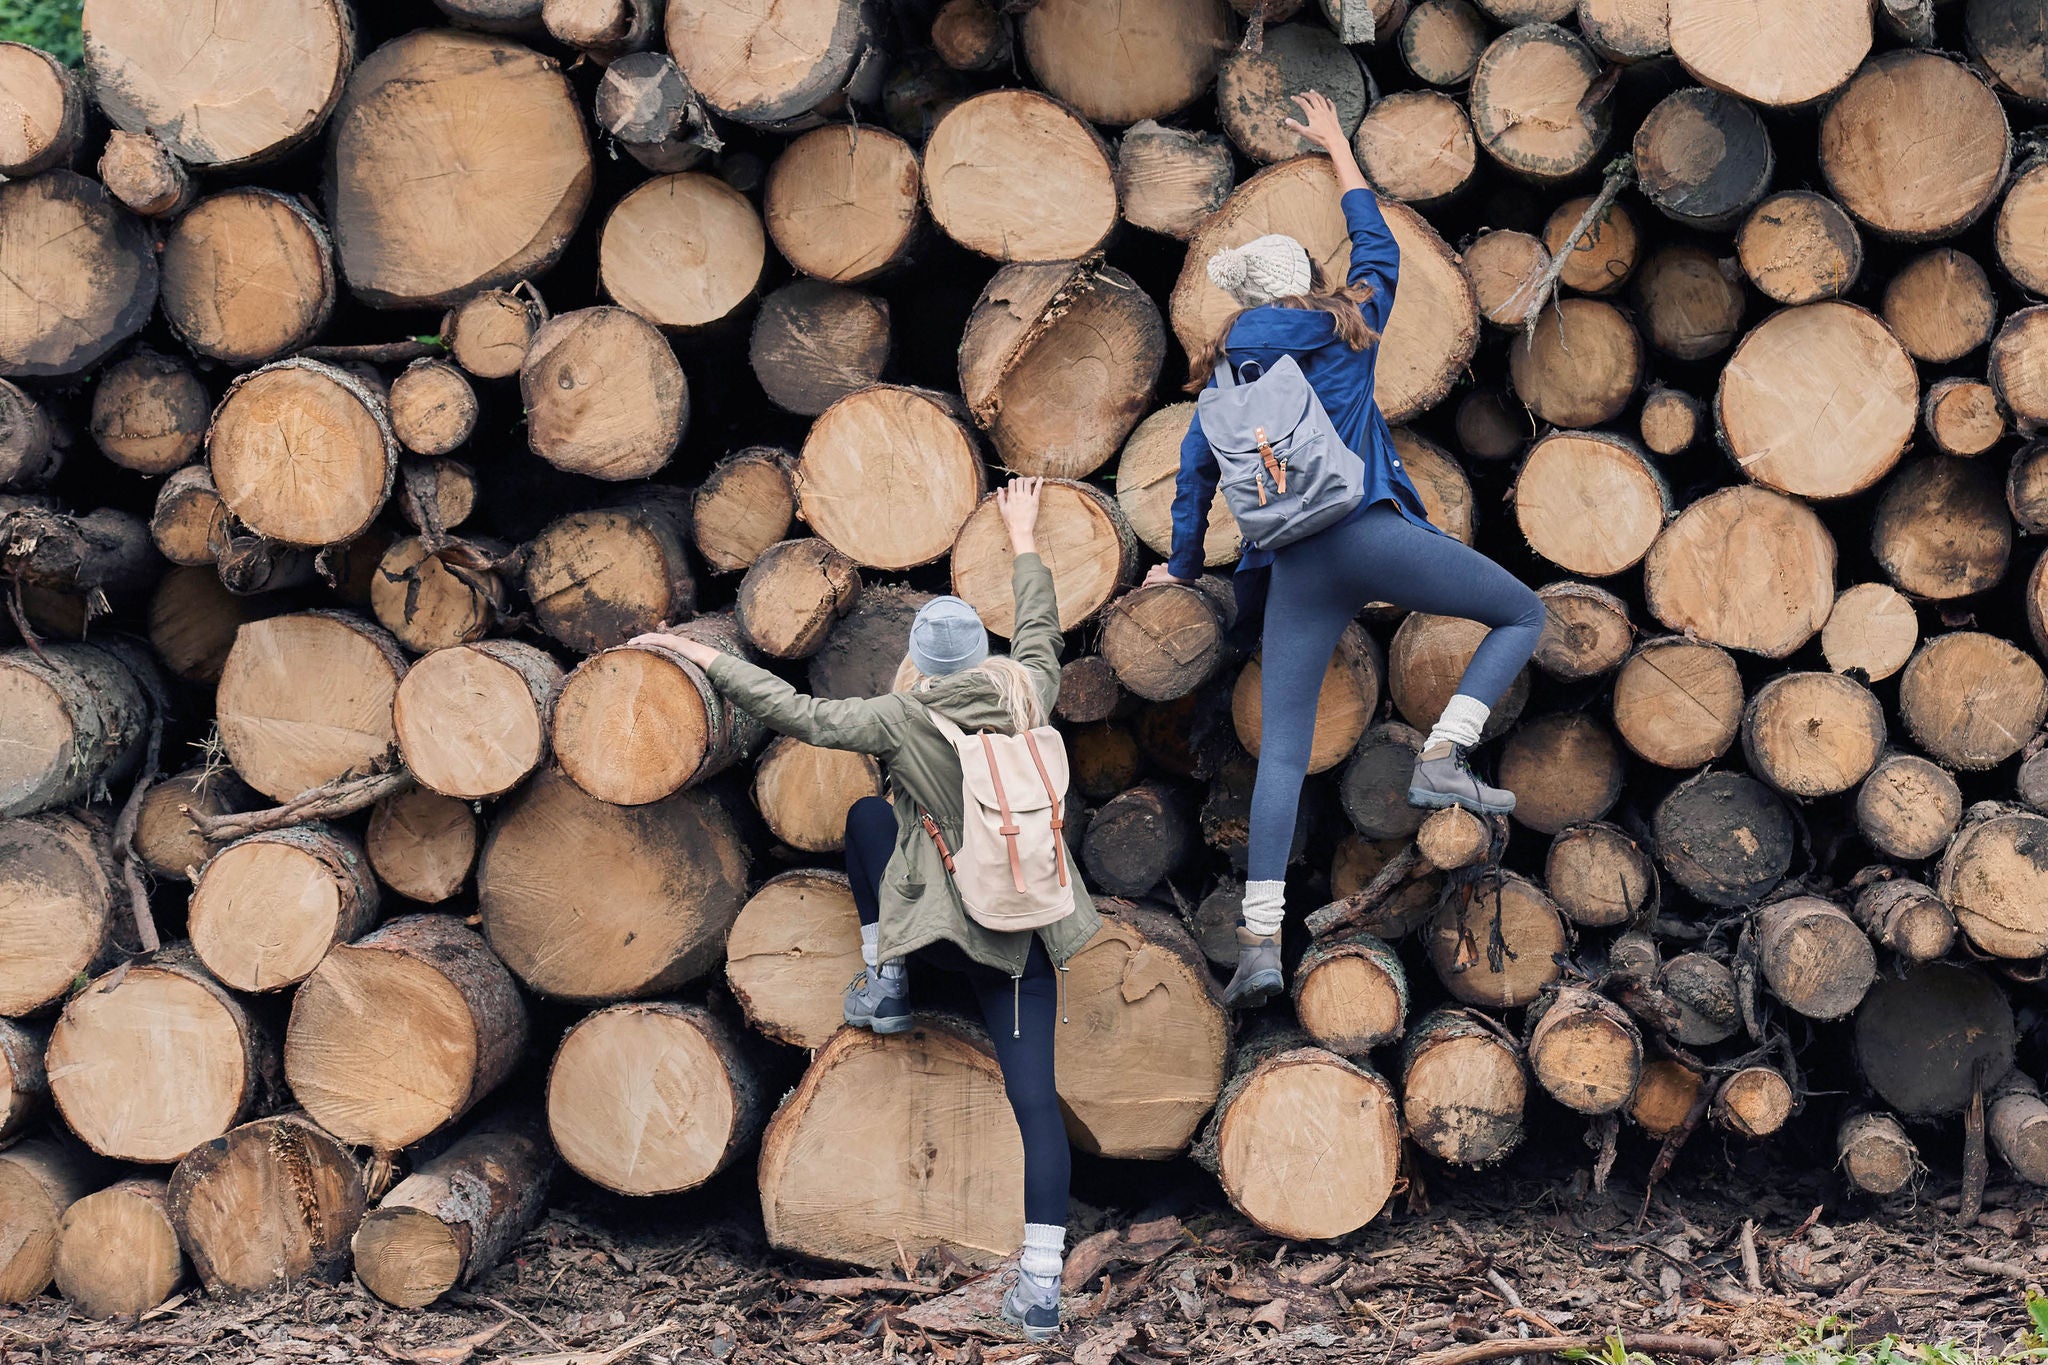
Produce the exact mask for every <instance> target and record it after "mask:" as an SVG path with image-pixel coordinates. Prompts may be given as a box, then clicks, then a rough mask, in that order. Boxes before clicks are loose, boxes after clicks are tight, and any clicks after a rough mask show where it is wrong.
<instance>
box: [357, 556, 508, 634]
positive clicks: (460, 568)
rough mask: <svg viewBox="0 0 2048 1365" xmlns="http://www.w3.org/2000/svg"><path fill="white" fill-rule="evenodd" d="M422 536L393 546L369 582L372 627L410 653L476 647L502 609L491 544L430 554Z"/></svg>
mask: <svg viewBox="0 0 2048 1365" xmlns="http://www.w3.org/2000/svg"><path fill="white" fill-rule="evenodd" d="M431 543H432V541H431V539H430V538H429V537H427V536H407V537H406V538H405V539H403V540H398V541H393V542H392V544H391V547H390V548H389V549H388V550H386V551H385V552H384V555H383V557H382V558H381V559H379V560H378V561H377V568H376V572H375V573H374V574H373V575H372V576H371V578H370V611H371V613H372V614H373V615H375V616H376V618H377V623H378V624H379V625H381V626H383V627H384V628H385V629H386V630H388V631H390V632H391V634H392V636H393V638H395V639H396V640H397V641H398V643H400V644H401V645H404V646H405V647H406V648H407V649H409V650H412V651H413V652H414V653H419V654H427V653H432V652H434V651H436V650H442V649H450V648H453V647H455V646H458V645H466V644H470V643H472V642H476V641H481V640H482V639H483V637H484V636H485V635H487V634H489V633H490V631H491V628H492V627H493V626H495V625H496V624H497V623H498V617H499V615H500V613H501V612H502V611H503V610H504V608H505V606H506V596H507V594H506V592H505V581H504V579H503V578H501V577H499V575H498V574H497V573H496V572H495V568H494V566H495V565H496V564H497V562H498V561H499V557H500V556H501V555H502V554H503V552H504V548H505V547H504V546H503V545H500V544H498V543H497V542H495V541H467V542H457V543H454V544H451V545H447V546H446V547H445V548H443V549H439V550H432V549H429V548H428V546H429V545H430V544H431Z"/></svg>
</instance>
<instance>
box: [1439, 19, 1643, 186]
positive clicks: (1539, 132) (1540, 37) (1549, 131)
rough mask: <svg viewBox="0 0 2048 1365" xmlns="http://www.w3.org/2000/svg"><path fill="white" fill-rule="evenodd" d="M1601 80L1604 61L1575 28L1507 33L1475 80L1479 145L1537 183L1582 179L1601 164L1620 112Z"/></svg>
mask: <svg viewBox="0 0 2048 1365" xmlns="http://www.w3.org/2000/svg"><path fill="white" fill-rule="evenodd" d="M1599 75H1600V59H1599V58H1597V57H1595V56H1594V55H1593V53H1592V51H1591V50H1590V49H1588V48H1587V46H1586V45H1585V44H1584V43H1583V42H1581V41H1580V40H1579V37H1578V35H1577V34H1575V33H1573V32H1571V31H1570V30H1569V29H1563V28H1559V27H1558V26H1557V25H1556V24H1553V23H1538V24H1524V25H1523V26H1522V27H1519V28H1515V29H1511V30H1509V31H1508V32H1507V33H1504V34H1502V35H1501V36H1500V37H1498V38H1496V39H1494V41H1493V44H1492V46H1490V47H1488V48H1487V49H1486V55H1485V56H1483V57H1481V58H1480V59H1479V66H1478V68H1477V69H1476V70H1474V71H1473V73H1472V97H1471V104H1472V127H1473V131H1475V132H1476V133H1477V134H1478V135H1479V145H1480V146H1482V147H1484V148H1485V149H1486V150H1487V152H1488V153H1489V154H1490V155H1492V157H1493V158H1494V159H1495V160H1496V161H1498V162H1500V163H1501V165H1503V166H1505V167H1507V168H1508V169H1509V170H1511V171H1514V172H1515V173H1517V174H1518V175H1524V176H1528V177H1529V178H1531V179H1533V180H1537V181H1558V180H1568V179H1570V178H1571V177H1573V176H1575V175H1577V174H1578V173H1579V172H1581V171H1583V170H1585V169H1586V168H1587V167H1588V166H1590V165H1592V164H1593V159H1594V158H1595V157H1597V156H1598V155H1599V154H1600V148H1601V147H1602V145H1604V144H1605V143H1606V141H1607V134H1608V131H1609V129H1610V127H1611V126H1612V121H1613V116H1614V115H1613V105H1612V104H1611V103H1610V102H1609V100H1608V99H1607V98H1606V97H1605V96H1604V95H1602V94H1600V93H1599V92H1596V91H1595V90H1594V89H1593V84H1594V82H1595V80H1596V79H1598V77H1599ZM1536 111H1541V112H1540V114H1539V113H1537V112H1536Z"/></svg>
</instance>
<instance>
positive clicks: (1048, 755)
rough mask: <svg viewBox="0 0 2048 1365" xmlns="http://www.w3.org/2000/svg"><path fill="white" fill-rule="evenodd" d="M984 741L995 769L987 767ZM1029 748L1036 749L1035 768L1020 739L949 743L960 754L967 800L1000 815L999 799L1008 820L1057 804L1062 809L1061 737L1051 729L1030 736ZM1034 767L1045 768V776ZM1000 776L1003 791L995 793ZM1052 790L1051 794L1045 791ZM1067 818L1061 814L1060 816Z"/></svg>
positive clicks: (1064, 770) (985, 737)
mask: <svg viewBox="0 0 2048 1365" xmlns="http://www.w3.org/2000/svg"><path fill="white" fill-rule="evenodd" d="M983 740H987V741H988V750H992V751H993V752H994V754H995V756H996V758H995V769H994V770H991V768H990V766H989V759H988V751H985V750H984V749H983V747H982V741H983ZM1031 742H1032V743H1034V744H1036V746H1037V748H1038V762H1033V761H1032V757H1031V750H1030V746H1029V745H1027V744H1026V742H1025V737H1024V736H1023V735H967V736H964V737H963V738H961V739H957V740H955V741H954V742H953V744H954V747H955V748H956V749H958V750H959V752H960V775H961V780H962V783H963V784H964V788H965V791H966V795H967V797H968V799H969V800H971V801H973V802H974V804H976V805H977V806H981V807H983V808H984V809H987V810H1001V809H1002V808H1003V798H1005V797H1007V798H1008V800H1009V807H1010V811H1011V813H1012V814H1023V813H1025V812H1028V811H1041V810H1045V809H1047V808H1048V807H1050V806H1053V805H1055V804H1057V805H1060V806H1062V807H1064V806H1065V805H1066V803H1067V747H1066V745H1065V744H1064V743H1063V742H1061V740H1060V732H1059V731H1057V730H1055V729H1053V728H1052V727H1051V726H1049V725H1048V726H1044V727H1042V728H1040V729H1037V730H1033V731H1031ZM1038 763H1043V764H1044V765H1045V774H1044V776H1043V777H1041V776H1040V774H1039V771H1038ZM997 772H1000V773H1001V774H1002V783H1003V790H1002V791H1001V792H1000V793H999V792H997V791H996V774H997ZM1048 784H1050V788H1051V789H1050V790H1048V789H1047V787H1048ZM1061 813H1062V814H1065V812H1064V811H1062V812H1061Z"/></svg>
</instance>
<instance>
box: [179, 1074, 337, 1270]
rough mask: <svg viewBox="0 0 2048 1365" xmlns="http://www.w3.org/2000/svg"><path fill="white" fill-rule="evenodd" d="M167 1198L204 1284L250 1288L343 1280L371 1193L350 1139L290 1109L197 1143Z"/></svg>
mask: <svg viewBox="0 0 2048 1365" xmlns="http://www.w3.org/2000/svg"><path fill="white" fill-rule="evenodd" d="M165 1202H166V1203H167V1205H168V1207H169V1209H170V1215H171V1223H172V1225H173V1226H174V1227H176V1228H177V1230H178V1240H179V1242H180V1243H181V1244H182V1245H183V1246H184V1247H185V1249H186V1251H187V1252H188V1253H189V1254H190V1255H191V1257H192V1269H193V1271H194V1272H195V1273H196V1274H197V1275H198V1276H199V1279H200V1282H201V1283H203V1284H205V1285H206V1286H207V1288H208V1289H210V1290H213V1291H215V1292H225V1293H243V1294H253V1293H261V1292H263V1291H266V1290H270V1289H273V1288H276V1287H277V1286H279V1285H281V1284H288V1283H291V1282H294V1281H299V1280H307V1279H315V1280H324V1281H326V1282H328V1283H339V1282H340V1280H341V1279H342V1277H343V1276H345V1275H347V1274H348V1269H349V1248H348V1244H349V1238H350V1237H351V1236H353V1235H354V1234H355V1230H356V1227H357V1225H358V1224H360V1223H361V1222H362V1221H363V1214H364V1212H365V1211H366V1209H367V1206H368V1203H369V1199H368V1197H367V1195H366V1193H365V1191H364V1188H363V1171H362V1168H361V1167H360V1166H358V1165H357V1164H356V1160H355V1157H354V1156H353V1155H351V1154H350V1152H349V1149H348V1148H347V1146H345V1145H344V1144H342V1143H341V1142H339V1141H337V1140H336V1139H335V1138H334V1137H333V1136H332V1135H330V1134H329V1133H327V1132H326V1131H325V1130H323V1129H321V1128H320V1127H319V1126H318V1125H317V1124H315V1123H313V1122H312V1121H311V1120H310V1119H308V1118H307V1117H306V1116H305V1115H304V1114H302V1113H299V1112H297V1111H296V1110H294V1111H291V1112H288V1113H283V1114H278V1115H275V1116H274V1117H271V1118H265V1119H257V1120H256V1121H254V1122H253V1123H245V1124H243V1125H242V1126H241V1127H239V1128H237V1129H235V1130H234V1131H233V1132H231V1133H229V1134H228V1135H227V1136H226V1137H224V1138H221V1139H220V1140H218V1141H216V1142H209V1143H207V1144H206V1145H205V1146H203V1147H200V1148H198V1149H197V1150H195V1151H194V1152H193V1153H192V1154H191V1155H190V1156H188V1157H186V1158H185V1159H184V1160H183V1161H181V1162H179V1163H178V1168H177V1169H176V1170H174V1171H172V1172H171V1180H170V1188H169V1190H168V1192H167V1195H166V1201H165Z"/></svg>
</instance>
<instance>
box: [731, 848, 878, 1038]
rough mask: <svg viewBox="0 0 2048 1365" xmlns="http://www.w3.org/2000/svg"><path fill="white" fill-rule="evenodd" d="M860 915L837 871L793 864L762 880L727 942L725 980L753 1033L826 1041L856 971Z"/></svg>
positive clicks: (834, 1029)
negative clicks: (794, 867)
mask: <svg viewBox="0 0 2048 1365" xmlns="http://www.w3.org/2000/svg"><path fill="white" fill-rule="evenodd" d="M861 966H862V962H861V954H860V918H859V915H858V914H857V913H856V911H855V909H854V903H853V892H852V890H851V889H850V887H849V886H848V884H847V879H846V875H845V874H844V873H842V872H834V871H826V870H824V869H822V868H813V867H806V868H798V869H796V870H795V871H792V872H783V873H778V874H777V875H775V876H773V877H770V878H769V879H768V880H767V881H765V882H763V883H762V884H761V887H760V889H759V890H758V891H756V892H754V894H753V896H752V898H751V899H749V900H748V901H747V903H746V905H744V906H743V907H741V909H740V913H739V918H737V919H735V920H734V921H733V925H732V932H731V933H730V934H729V935H727V937H726V941H725V983H726V985H727V987H729V988H730V989H731V991H732V994H733V999H734V1000H735V1001H737V1002H738V1004H739V1007H740V1009H741V1011H742V1012H743V1013H744V1014H745V1015H746V1019H747V1023H748V1025H749V1026H751V1027H752V1028H753V1029H754V1030H755V1031H756V1032H758V1033H762V1034H765V1035H766V1036H767V1037H769V1038H772V1039H774V1040H775V1041H776V1042H778V1043H786V1044H788V1045H789V1046H791V1047H797V1048H804V1049H807V1050H816V1049H818V1048H821V1047H823V1046H825V1044H826V1043H827V1042H828V1041H830V1040H831V1037H832V1035H833V1034H834V1033H836V1032H838V1031H839V1027H840V1024H841V1022H842V1019H841V1015H840V992H841V991H843V990H844V989H845V987H846V983H847V982H848V981H851V980H852V979H853V977H854V975H855V974H856V973H858V972H859V971H860V970H861Z"/></svg>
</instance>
